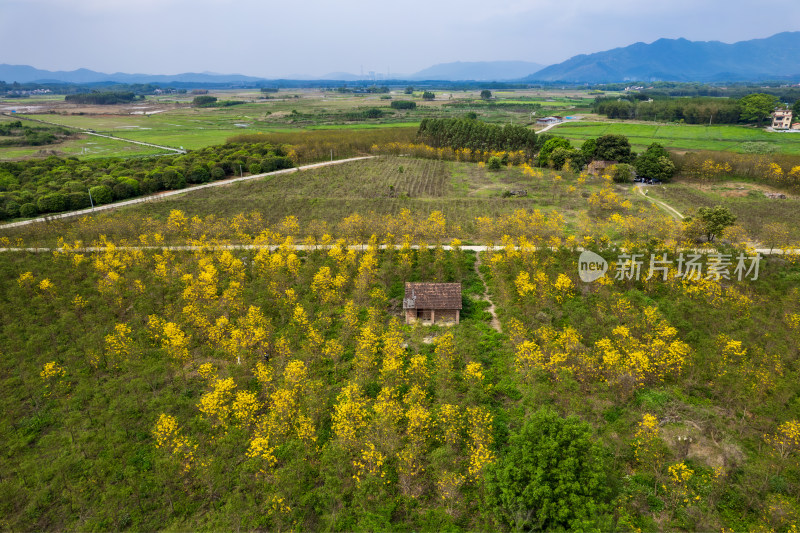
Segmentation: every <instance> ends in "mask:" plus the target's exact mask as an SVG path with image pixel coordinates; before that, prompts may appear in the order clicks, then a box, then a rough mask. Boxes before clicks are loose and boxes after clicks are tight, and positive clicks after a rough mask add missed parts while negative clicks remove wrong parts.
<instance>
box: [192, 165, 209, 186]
mask: <svg viewBox="0 0 800 533" xmlns="http://www.w3.org/2000/svg"><path fill="white" fill-rule="evenodd" d="M209 181H211V173H210V172H209V171H208V169H207V168H206V167H205V165H194V166H193V167H192V168H190V169H189V172H187V173H186V182H187V183H208V182H209Z"/></svg>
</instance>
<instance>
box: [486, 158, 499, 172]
mask: <svg viewBox="0 0 800 533" xmlns="http://www.w3.org/2000/svg"><path fill="white" fill-rule="evenodd" d="M486 168H488V169H489V170H500V169H501V168H503V161H502V160H501V159H500V158H499V157H497V156H492V157H490V158H489V162H488V163H486Z"/></svg>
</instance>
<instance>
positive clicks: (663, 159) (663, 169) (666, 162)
mask: <svg viewBox="0 0 800 533" xmlns="http://www.w3.org/2000/svg"><path fill="white" fill-rule="evenodd" d="M634 167H636V173H637V174H639V176H641V177H643V178H648V179H658V180H661V181H669V180H671V179H672V176H673V175H674V174H675V164H674V163H673V162H672V160H670V158H669V153H668V152H667V151H666V150H665V149H664V147H663V146H661V145H660V144H658V143H653V144H651V145H650V146H648V148H647V150H645V152H644V153H643V154H642V155H640V156H639V157H637V158H636V162H635V163H634Z"/></svg>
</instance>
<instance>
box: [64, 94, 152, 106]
mask: <svg viewBox="0 0 800 533" xmlns="http://www.w3.org/2000/svg"><path fill="white" fill-rule="evenodd" d="M136 100H144V96H142V95H137V94H136V93H135V92H133V91H92V92H90V93H79V94H68V95H67V96H65V97H64V101H65V102H69V103H72V104H90V105H114V104H129V103H131V102H134V101H136Z"/></svg>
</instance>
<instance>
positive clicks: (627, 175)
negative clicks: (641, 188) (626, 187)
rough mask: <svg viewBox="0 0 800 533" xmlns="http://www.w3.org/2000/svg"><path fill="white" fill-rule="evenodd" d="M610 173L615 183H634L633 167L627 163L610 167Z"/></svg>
mask: <svg viewBox="0 0 800 533" xmlns="http://www.w3.org/2000/svg"><path fill="white" fill-rule="evenodd" d="M608 173H609V175H610V176H611V179H613V180H614V182H615V183H633V167H632V166H630V165H627V164H625V163H617V164H616V165H611V166H610V167H608Z"/></svg>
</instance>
